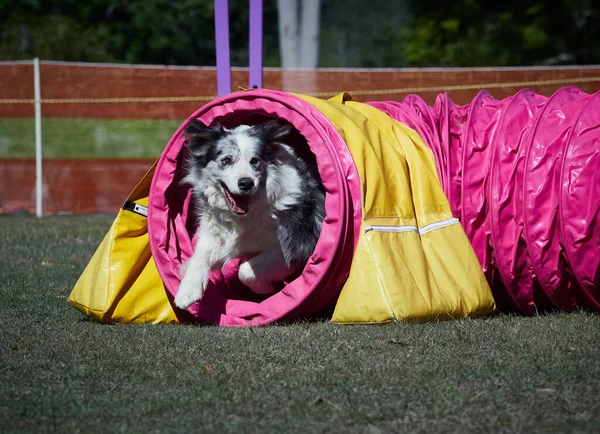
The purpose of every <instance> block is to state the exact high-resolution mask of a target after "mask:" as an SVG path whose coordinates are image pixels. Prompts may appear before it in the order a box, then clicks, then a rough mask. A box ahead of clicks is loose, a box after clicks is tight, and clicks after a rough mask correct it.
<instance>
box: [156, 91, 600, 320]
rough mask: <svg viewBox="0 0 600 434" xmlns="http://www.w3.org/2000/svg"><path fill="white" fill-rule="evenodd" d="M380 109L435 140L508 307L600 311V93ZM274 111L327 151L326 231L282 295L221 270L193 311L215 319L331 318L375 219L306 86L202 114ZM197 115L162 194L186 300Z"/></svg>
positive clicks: (160, 247)
mask: <svg viewBox="0 0 600 434" xmlns="http://www.w3.org/2000/svg"><path fill="white" fill-rule="evenodd" d="M369 104H371V105H372V106H374V107H377V108H378V109H380V110H382V111H384V112H385V113H387V114H388V115H389V116H391V117H392V118H394V119H396V120H398V121H400V122H402V123H404V124H406V125H408V126H409V127H411V128H413V129H414V130H415V131H417V132H418V133H419V135H420V136H421V137H422V138H423V140H424V141H425V143H427V144H428V146H429V147H430V148H431V150H432V152H433V154H434V156H435V158H436V162H437V168H438V172H439V177H440V182H441V184H442V186H443V189H444V191H445V192H446V195H447V197H448V199H449V201H450V204H451V206H452V209H453V212H454V215H455V217H457V218H459V219H460V221H461V223H462V225H463V228H464V230H465V232H466V234H467V236H468V238H469V239H470V241H471V243H472V245H473V247H474V250H475V253H476V254H477V257H478V259H479V261H480V263H481V266H482V269H483V270H484V272H485V274H486V276H487V278H488V281H489V282H490V285H491V287H492V290H493V293H494V298H495V299H496V303H497V305H498V307H499V308H500V309H501V310H518V311H520V312H523V313H525V314H532V313H535V312H537V311H542V310H545V309H550V308H553V307H556V308H559V309H563V310H567V311H569V310H573V309H575V308H579V307H581V308H594V309H599V308H600V290H599V287H598V284H599V283H600V253H599V252H600V222H598V216H599V214H600V92H599V93H596V94H593V95H588V94H585V93H584V92H582V91H581V90H579V89H577V88H574V87H566V88H563V89H561V90H560V91H558V92H557V93H555V94H554V95H553V96H552V97H550V98H547V97H544V96H541V95H537V94H536V93H534V92H533V91H531V90H527V89H526V90H522V91H520V92H518V93H517V94H516V95H514V96H512V97H509V98H506V99H504V100H502V101H497V100H495V99H494V98H493V97H491V96H490V95H489V94H488V93H486V92H481V93H479V94H478V95H477V96H476V97H475V99H474V100H473V101H472V102H471V103H470V104H467V105H465V106H457V105H456V104H454V103H453V102H452V101H451V100H450V99H449V98H448V96H447V95H446V94H442V95H439V96H438V98H437V100H436V102H435V104H434V106H433V107H431V106H429V105H427V104H426V103H425V102H424V101H423V100H422V99H421V98H420V97H418V96H416V95H409V96H407V97H406V98H405V99H404V100H403V101H401V102H392V101H385V102H372V103H369ZM268 118H280V119H285V120H286V121H288V122H290V123H291V124H292V125H293V126H294V127H295V129H296V136H295V139H294V143H292V144H293V145H294V146H295V147H296V149H297V150H300V152H304V153H305V154H306V156H307V157H311V156H314V158H316V162H317V165H318V167H319V173H320V175H321V178H322V181H323V185H324V187H325V190H326V204H325V207H326V214H327V216H326V218H325V221H324V222H323V228H322V231H321V236H320V238H319V241H318V244H317V247H316V249H315V252H314V254H313V256H312V257H311V259H310V260H309V262H308V264H307V265H306V267H305V268H304V270H303V271H302V273H301V274H300V275H298V276H297V277H296V278H294V279H290V281H289V282H286V283H285V285H283V287H282V289H281V291H279V292H277V293H275V294H273V295H271V296H258V295H256V294H253V293H251V292H250V291H249V290H248V289H247V288H245V287H244V286H243V285H241V284H240V283H239V281H237V268H238V267H239V261H233V262H232V263H229V264H227V265H226V266H225V268H224V269H223V270H221V271H219V272H214V273H213V274H212V276H211V282H210V284H209V286H208V288H207V290H206V292H205V295H204V297H203V299H202V300H201V302H200V303H197V304H194V305H192V306H191V307H190V308H189V311H190V313H192V314H193V315H195V316H196V317H197V318H199V319H200V320H202V321H205V322H209V323H214V324H220V325H226V326H243V325H263V324H268V323H271V322H274V321H280V320H281V321H284V320H289V319H292V318H295V317H298V316H303V317H314V316H318V315H324V316H328V315H329V314H330V313H331V310H332V308H333V306H334V305H335V302H336V300H337V297H338V295H339V291H340V288H341V286H342V285H343V283H344V281H345V279H346V278H347V276H348V273H349V269H350V264H351V262H352V257H353V254H354V249H355V246H356V243H357V240H358V234H359V230H360V225H361V195H360V185H359V179H358V174H357V172H356V168H355V167H354V162H353V157H352V155H351V154H350V152H349V150H348V148H347V147H346V144H345V143H344V140H343V139H342V137H341V135H340V134H339V132H338V131H337V129H336V128H335V126H334V125H333V124H332V123H331V122H330V121H329V120H328V119H327V118H326V117H325V116H324V115H323V114H322V113H321V112H319V111H318V110H317V109H315V108H314V107H313V106H312V105H310V104H308V103H307V102H305V101H304V100H302V99H300V98H298V97H296V96H294V95H290V94H286V93H283V92H277V91H267V90H254V91H248V92H243V93H235V94H231V95H228V96H225V97H223V98H219V99H217V100H215V101H213V102H211V103H209V104H207V105H206V106H204V107H202V108H201V109H199V110H198V111H196V112H195V113H194V114H192V116H190V119H201V120H202V121H203V122H205V123H207V124H211V123H222V124H224V125H225V126H230V127H231V126H234V125H239V124H254V123H261V122H264V121H265V120H266V119H268ZM188 122H189V120H188V121H186V122H184V124H183V125H181V127H180V128H179V129H178V130H177V131H176V132H175V134H174V135H173V137H172V138H171V140H170V141H169V143H168V144H167V146H166V148H165V150H164V152H163V153H162V155H161V157H160V159H159V161H158V164H157V167H156V171H155V175H154V178H153V181H152V186H151V190H150V198H149V212H148V231H149V237H150V246H151V250H152V256H153V259H154V261H155V263H156V266H157V269H158V271H159V273H160V275H161V277H162V279H163V282H164V284H165V287H166V288H167V290H168V291H169V292H170V293H171V294H172V295H175V294H176V293H177V290H178V287H179V282H180V275H179V267H180V265H181V264H182V263H183V262H184V261H185V260H187V258H189V257H190V256H191V254H192V251H193V241H194V240H192V237H191V235H190V234H193V233H194V232H195V229H196V228H194V227H193V224H194V223H193V222H194V221H195V219H194V218H193V216H191V215H188V212H189V210H190V207H189V205H190V194H189V188H188V187H187V186H186V185H184V184H182V183H181V180H180V178H179V176H180V173H181V171H180V170H179V169H180V166H181V161H182V146H183V142H184V138H183V136H182V133H183V130H184V129H185V127H186V125H187V123H188Z"/></svg>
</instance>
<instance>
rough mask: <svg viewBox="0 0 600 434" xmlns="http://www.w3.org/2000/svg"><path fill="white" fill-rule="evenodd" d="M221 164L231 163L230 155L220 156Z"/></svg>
mask: <svg viewBox="0 0 600 434" xmlns="http://www.w3.org/2000/svg"><path fill="white" fill-rule="evenodd" d="M221 164H222V165H223V166H229V165H230V164H231V157H223V158H221Z"/></svg>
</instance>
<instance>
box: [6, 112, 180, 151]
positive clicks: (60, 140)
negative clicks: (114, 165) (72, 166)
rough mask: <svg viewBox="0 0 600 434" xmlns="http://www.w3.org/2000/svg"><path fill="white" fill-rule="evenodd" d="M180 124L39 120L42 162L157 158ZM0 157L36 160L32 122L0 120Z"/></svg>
mask: <svg viewBox="0 0 600 434" xmlns="http://www.w3.org/2000/svg"><path fill="white" fill-rule="evenodd" d="M179 125H181V121H166V120H150V119H134V120H123V119H55V118H45V119H42V136H43V155H44V158H105V157H109V158H157V157H158V156H159V155H160V153H161V152H162V150H163V148H164V147H165V145H166V144H167V142H168V141H169V139H170V138H171V136H172V135H173V133H174V132H175V130H176V129H177V128H178V127H179ZM0 157H30V158H33V157H35V124H34V121H33V119H21V118H16V119H7V118H0Z"/></svg>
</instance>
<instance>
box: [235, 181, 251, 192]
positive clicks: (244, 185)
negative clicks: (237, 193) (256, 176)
mask: <svg viewBox="0 0 600 434" xmlns="http://www.w3.org/2000/svg"><path fill="white" fill-rule="evenodd" d="M238 187H239V188H240V190H242V191H250V190H252V187H254V181H253V180H252V178H240V179H238Z"/></svg>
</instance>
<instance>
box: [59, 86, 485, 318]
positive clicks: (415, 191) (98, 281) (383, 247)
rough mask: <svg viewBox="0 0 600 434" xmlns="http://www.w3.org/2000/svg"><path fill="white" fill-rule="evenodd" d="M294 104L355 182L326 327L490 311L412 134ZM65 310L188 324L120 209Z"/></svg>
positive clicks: (133, 223)
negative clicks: (335, 147)
mask: <svg viewBox="0 0 600 434" xmlns="http://www.w3.org/2000/svg"><path fill="white" fill-rule="evenodd" d="M297 96H298V97H300V98H302V99H304V100H305V101H307V102H308V103H310V104H312V105H313V106H314V107H316V108H317V109H318V110H319V111H321V112H322V113H323V114H324V115H325V116H326V117H327V118H328V119H329V121H330V122H331V123H332V124H333V125H334V126H335V128H336V129H337V130H338V131H339V132H340V133H341V135H342V137H343V138H344V140H345V142H346V144H347V146H348V148H349V149H350V152H351V153H352V156H353V159H354V162H355V165H356V168H357V170H358V173H359V176H360V180H361V192H362V204H363V209H362V228H361V234H360V236H359V240H358V245H357V248H356V252H355V255H354V258H353V261H352V266H351V270H350V275H349V276H348V279H347V281H346V283H345V285H344V287H343V288H342V290H341V293H340V296H339V299H338V301H337V304H336V306H335V310H334V314H333V318H332V321H334V322H337V323H380V322H387V321H391V320H394V319H398V320H402V319H408V318H414V319H419V320H434V319H439V318H451V317H464V316H468V315H482V314H487V313H490V312H492V311H493V310H494V309H495V304H494V300H493V298H492V294H491V291H490V289H489V287H488V285H487V282H486V280H485V278H484V276H483V273H482V271H481V267H480V265H479V263H478V261H477V258H476V256H475V253H474V251H473V249H472V247H471V245H470V243H469V241H468V239H467V237H466V235H465V233H464V232H463V230H462V227H461V226H460V224H458V222H457V221H456V220H455V219H453V217H452V213H451V210H450V206H449V204H448V200H447V199H446V196H445V195H444V192H443V191H442V188H441V185H440V183H439V180H438V178H437V171H436V166H435V161H434V158H433V154H432V153H431V151H430V150H429V149H428V148H427V146H426V145H425V144H424V143H423V141H422V139H421V138H420V137H419V136H418V134H417V133H415V132H414V131H412V130H411V129H409V128H408V127H406V126H404V125H402V124H400V123H399V122H396V121H394V120H393V119H391V118H389V117H388V116H387V115H385V114H384V113H383V112H380V111H379V110H377V109H375V108H372V107H370V106H368V105H365V104H360V103H356V102H354V101H352V99H351V98H350V97H349V96H348V95H347V94H341V95H338V96H337V97H335V98H333V99H331V100H327V101H326V100H321V99H317V98H313V97H309V96H305V95H297ZM153 173H154V167H152V168H151V169H150V170H149V171H148V173H147V174H146V175H145V176H144V178H143V179H142V180H141V181H140V183H139V184H138V186H137V187H136V188H135V190H134V191H133V192H132V193H131V195H130V196H129V197H128V199H127V200H128V201H131V202H135V203H136V204H138V205H141V206H143V207H144V206H147V204H148V195H149V189H150V183H151V179H152V175H153ZM69 302H70V303H71V304H72V305H73V306H74V307H75V308H77V309H78V310H80V311H81V312H83V313H84V314H86V315H87V316H89V317H90V318H92V319H94V320H96V321H100V322H105V323H111V322H121V323H176V322H180V321H182V320H185V319H187V318H188V317H185V316H181V315H186V313H185V312H181V311H179V310H177V313H176V311H175V310H174V309H173V307H172V304H171V302H172V300H171V299H170V296H167V291H166V290H165V288H164V286H163V283H162V280H161V278H160V275H159V274H158V271H157V269H156V266H155V264H154V261H153V259H152V254H151V251H150V245H149V240H148V227H147V218H146V217H145V216H143V215H140V214H136V213H134V212H132V211H130V210H127V209H121V210H120V211H119V213H118V214H117V217H116V219H115V221H114V223H113V225H112V226H111V228H110V230H109V232H108V233H107V234H106V236H105V238H104V240H103V242H102V243H101V245H100V246H99V247H98V249H97V251H96V252H95V254H94V256H93V257H92V259H91V260H90V262H89V264H88V265H87V267H86V269H85V270H84V272H83V274H82V276H81V277H80V279H79V280H78V282H77V283H76V285H75V287H74V288H73V290H72V292H71V294H70V296H69ZM178 316H179V318H178Z"/></svg>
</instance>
